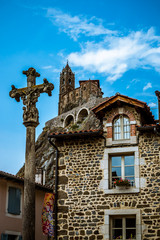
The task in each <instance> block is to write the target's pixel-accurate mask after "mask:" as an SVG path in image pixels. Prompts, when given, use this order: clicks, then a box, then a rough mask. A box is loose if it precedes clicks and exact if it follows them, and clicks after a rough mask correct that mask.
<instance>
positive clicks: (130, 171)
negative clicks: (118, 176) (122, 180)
mask: <svg viewBox="0 0 160 240" xmlns="http://www.w3.org/2000/svg"><path fill="white" fill-rule="evenodd" d="M125 176H134V167H125Z"/></svg>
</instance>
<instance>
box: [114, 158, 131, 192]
mask: <svg viewBox="0 0 160 240" xmlns="http://www.w3.org/2000/svg"><path fill="white" fill-rule="evenodd" d="M121 178H122V179H128V180H129V181H130V184H131V186H134V182H135V180H134V155H120V156H111V183H110V188H114V187H115V186H114V181H115V180H117V179H118V180H119V179H121Z"/></svg>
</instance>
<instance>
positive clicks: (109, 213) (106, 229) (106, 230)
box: [100, 209, 144, 240]
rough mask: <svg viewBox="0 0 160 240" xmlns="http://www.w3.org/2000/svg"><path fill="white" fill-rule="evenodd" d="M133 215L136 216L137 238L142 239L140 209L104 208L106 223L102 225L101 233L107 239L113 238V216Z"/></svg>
mask: <svg viewBox="0 0 160 240" xmlns="http://www.w3.org/2000/svg"><path fill="white" fill-rule="evenodd" d="M131 215H135V216H136V240H141V239H142V228H143V227H144V225H142V221H141V210H140V209H112V210H107V209H106V210H104V225H101V226H100V233H101V234H102V235H103V236H104V239H105V240H111V234H110V226H111V218H112V217H113V216H119V217H121V216H128V217H130V216H131Z"/></svg>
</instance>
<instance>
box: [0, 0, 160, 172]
mask: <svg viewBox="0 0 160 240" xmlns="http://www.w3.org/2000/svg"><path fill="white" fill-rule="evenodd" d="M159 10H160V1H159V0H152V1H151V0H141V1H137V0H112V1H110V0H99V1H96V0H92V1H91V0H87V1H86V0H81V1H75V0H74V1H73V0H68V1H66V0H45V1H44V0H35V1H30V0H26V1H24V0H14V1H11V0H8V1H6V0H1V1H0V28H1V37H0V46H1V48H0V72H1V88H0V96H1V101H0V110H1V118H0V121H1V124H0V128H1V129H0V131H1V134H0V156H1V160H0V170H3V171H6V172H10V173H13V174H15V173H16V172H17V171H18V170H19V168H20V167H21V166H22V165H23V163H24V159H25V157H24V156H25V127H24V126H23V124H22V114H23V113H22V107H23V105H22V102H20V103H17V102H16V101H15V100H14V99H11V98H9V91H10V90H11V85H12V84H14V85H15V86H16V87H17V88H21V87H25V86H26V77H25V76H24V75H22V71H23V70H27V69H28V68H29V67H34V68H36V70H37V71H38V72H39V73H40V74H41V77H40V78H38V79H37V84H40V83H42V82H43V78H47V79H48V80H49V81H50V82H52V83H53V84H54V85H55V89H54V90H53V96H52V97H48V95H47V94H43V95H41V97H40V98H39V102H38V104H37V107H38V109H39V115H40V125H39V126H38V127H37V137H38V135H39V134H40V133H41V131H42V128H43V127H44V126H45V122H46V121H47V120H49V119H51V118H53V117H55V116H56V115H57V112H58V111H57V110H58V91H59V74H60V71H61V70H62V68H63V67H64V66H65V64H66V61H67V59H68V61H69V64H70V66H71V68H72V70H73V72H75V74H76V87H77V86H78V81H79V80H87V79H89V78H90V79H99V80H100V84H101V87H102V90H103V92H104V97H106V96H112V95H114V94H115V93H116V92H120V93H121V94H124V95H128V96H130V97H133V98H137V99H139V100H142V101H145V102H147V104H148V105H149V106H150V107H151V110H152V112H153V114H154V115H155V118H156V119H157V112H158V110H157V99H156V97H155V93H154V92H155V90H160V87H159V82H160V81H159V79H160V25H159V22H160V14H159Z"/></svg>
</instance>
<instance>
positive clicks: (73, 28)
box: [45, 8, 116, 41]
mask: <svg viewBox="0 0 160 240" xmlns="http://www.w3.org/2000/svg"><path fill="white" fill-rule="evenodd" d="M45 10H47V14H46V16H47V17H48V18H49V19H50V20H51V21H52V23H53V24H54V25H56V26H58V27H59V30H60V31H61V32H65V33H66V34H68V35H69V36H70V37H71V38H73V39H74V40H75V41H76V40H77V39H78V38H79V37H80V35H82V34H83V35H86V36H99V35H108V34H109V35H110V34H115V33H116V32H115V31H112V30H109V29H107V28H105V27H104V26H103V24H102V20H101V19H99V18H96V17H92V18H89V19H87V18H86V17H84V16H82V15H78V16H71V15H70V14H67V13H64V12H62V11H60V10H56V9H54V8H48V9H45Z"/></svg>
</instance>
